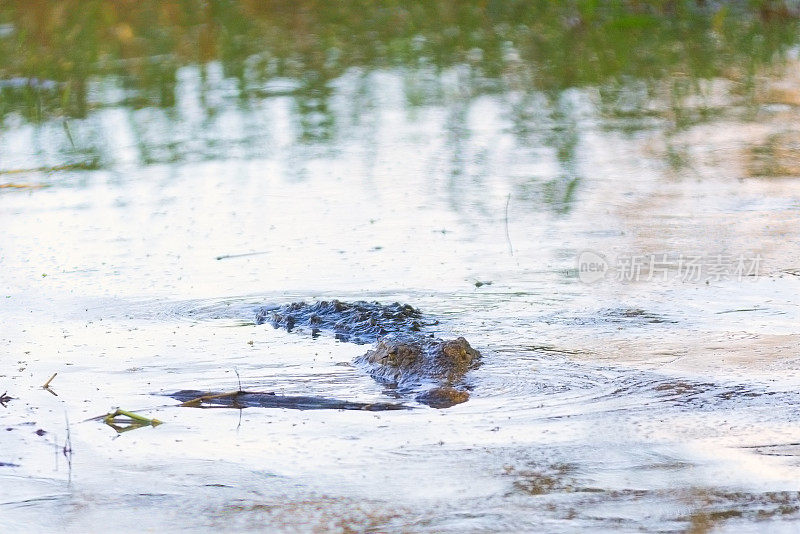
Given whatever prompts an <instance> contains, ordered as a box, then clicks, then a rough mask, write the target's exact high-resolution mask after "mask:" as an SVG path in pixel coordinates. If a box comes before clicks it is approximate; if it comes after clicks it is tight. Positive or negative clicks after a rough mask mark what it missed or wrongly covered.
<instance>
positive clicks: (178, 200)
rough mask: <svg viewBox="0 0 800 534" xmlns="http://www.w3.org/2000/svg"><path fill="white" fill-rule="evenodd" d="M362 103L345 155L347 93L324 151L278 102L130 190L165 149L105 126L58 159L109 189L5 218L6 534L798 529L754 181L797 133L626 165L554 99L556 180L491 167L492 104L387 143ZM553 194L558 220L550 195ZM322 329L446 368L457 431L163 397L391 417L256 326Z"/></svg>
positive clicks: (768, 222)
mask: <svg viewBox="0 0 800 534" xmlns="http://www.w3.org/2000/svg"><path fill="white" fill-rule="evenodd" d="M796 69H797V64H796V63H792V64H790V65H789V68H788V71H786V72H784V73H782V74H781V75H780V77H779V78H777V81H776V82H775V83H776V84H778V86H779V87H783V86H782V85H780V84H786V83H789V84H790V85H791V83H792V82H793V81H796ZM178 74H179V76H178V81H177V83H178V86H177V89H176V91H177V94H178V95H179V101H180V103H181V106H179V112H180V113H181V114H183V116H182V119H181V120H180V121H178V122H176V124H181V125H183V126H185V127H186V128H187V131H184V132H183V133H182V134H181V135H184V136H185V139H183V141H182V142H186V143H189V142H190V141H191V138H192V135H199V132H202V131H203V130H204V126H203V124H202V119H203V117H201V116H200V115H198V113H199V112H198V110H197V109H196V107H195V104H196V102H197V101H198V99H200V98H201V96H202V95H204V94H205V95H206V97H207V96H208V93H203V92H202V91H201V89H203V91H205V90H207V89H208V87H209V85H208V84H210V87H211V88H212V89H213V91H212V92H211V93H210V94H211V95H212V96H213V95H216V97H218V98H221V99H222V98H224V92H225V90H226V87H227V85H226V84H228V83H229V80H227V79H226V78H225V77H224V76H223V74H222V72H221V71H220V70H219V69H218V68H216V67H215V66H214V65H213V64H212V65H210V67H209V68H208V69H207V71H205V72H204V73H203V76H204V78H202V80H203V84H206V85H201V75H200V72H198V69H197V68H195V67H185V68H182V69H180V70H179V72H178ZM456 74H457V73H456ZM368 78H369V86H370V87H371V88H372V89H371V90H372V92H371V93H370V95H369V96H370V98H371V99H372V100H371V102H372V105H373V106H374V114H373V115H372V116H370V117H369V118H364V119H363V120H362V121H360V122H359V121H354V120H353V119H352V117H353V114H352V113H351V112H352V111H353V109H352V108H353V106H356V105H359V106H360V105H362V104H363V102H361V101H359V102H356V103H354V102H353V98H354V95H356V96H359V95H360V98H361V97H363V94H362V93H360V92H359V91H363V88H364V86H363V79H362V73H358V72H355V71H353V72H349V73H346V74H345V75H343V76H342V77H341V78H340V79H337V80H336V84H335V89H334V93H333V99H332V113H333V114H334V115H335V117H336V120H337V121H338V122H339V123H340V124H343V125H347V127H348V128H344V130H345V131H346V132H347V134H346V135H342V136H340V137H337V138H336V139H334V140H331V141H328V142H326V143H322V144H314V143H303V142H298V140H297V138H296V137H295V134H296V133H297V132H296V128H297V124H296V123H295V122H293V120H294V119H293V115H292V103H291V101H290V99H288V98H287V97H283V96H280V95H278V96H274V97H270V98H267V99H264V100H263V101H262V102H261V103H260V106H259V107H258V108H257V109H255V110H249V111H243V110H240V109H237V108H235V107H233V106H225V105H221V109H222V111H221V115H220V116H217V117H215V118H214V119H213V120H215V121H218V122H217V123H215V124H216V128H218V129H219V131H226V130H225V129H224V128H223V125H225V124H228V125H233V126H231V128H234V129H235V128H253V129H257V130H258V132H259V139H260V140H261V141H259V142H262V141H263V144H262V148H263V151H262V152H260V153H259V155H258V157H254V158H253V157H248V158H245V157H243V156H242V155H241V154H239V153H238V152H236V151H233V152H232V153H230V154H227V155H225V156H221V155H217V156H215V157H214V158H211V159H209V160H200V161H191V160H178V161H175V162H167V163H155V164H152V165H140V164H139V163H137V159H136V151H137V150H138V149H137V135H141V132H137V130H136V128H137V127H140V126H141V124H144V123H148V124H152V123H154V122H155V123H157V122H158V121H159V120H160V121H163V122H164V124H172V123H171V122H170V121H173V120H175V119H174V117H173V118H170V117H168V116H167V115H164V114H162V113H161V111H159V110H154V109H148V108H145V109H139V110H134V109H132V108H127V107H124V106H113V105H111V106H108V107H105V108H102V109H98V110H97V111H95V112H93V113H91V114H90V115H89V116H88V117H87V118H85V119H83V120H82V121H76V123H75V124H74V126H73V128H74V129H76V130H77V131H78V133H79V134H80V135H87V136H90V135H95V136H96V137H97V138H98V139H105V141H104V143H105V144H104V145H103V149H104V150H106V151H107V155H109V156H110V157H111V159H112V160H113V161H115V163H114V164H113V165H111V166H109V167H107V168H101V169H99V170H64V171H58V172H57V173H56V174H55V175H54V174H48V173H47V172H45V171H41V170H39V171H31V172H29V173H28V174H26V175H25V179H26V180H28V181H30V182H42V183H45V184H47V185H49V187H47V188H43V189H35V190H24V189H22V190H17V189H15V190H11V189H9V190H0V221H2V222H1V224H2V241H0V251H1V252H2V259H1V260H0V273H1V275H2V281H3V287H2V293H0V324H2V331H1V333H0V343H1V345H2V348H1V349H0V350H2V352H3V367H2V369H0V392H2V391H4V390H5V391H7V392H8V395H9V396H10V397H12V398H11V399H10V400H7V401H6V402H4V403H3V404H4V406H0V415H2V419H0V421H2V425H1V426H2V428H0V435H1V436H2V439H1V440H0V443H1V444H2V446H1V447H0V525H2V526H3V528H4V530H6V531H9V532H14V531H22V530H25V531H41V530H48V531H68V532H86V531H97V530H98V529H100V527H101V526H102V529H103V530H105V529H111V530H114V531H119V532H126V531H128V532H141V531H147V530H153V531H156V530H157V531H165V530H166V531H184V530H185V531H189V530H191V531H196V530H198V529H200V530H206V531H211V530H222V531H262V530H265V529H285V530H300V531H314V530H316V531H325V530H334V531H336V530H338V531H398V532H401V531H422V532H443V531H451V532H456V531H458V532H461V531H544V530H546V531H552V532H562V531H563V532H567V531H576V530H582V529H585V530H592V531H639V530H653V531H661V532H673V531H675V532H681V531H692V532H706V531H712V530H713V531H715V532H716V531H724V532H760V531H763V530H765V529H769V530H772V531H785V532H791V531H794V530H795V529H796V528H798V522H797V521H798V519H799V518H800V497H799V496H798V491H800V487H798V483H797V480H798V479H800V460H799V459H798V458H799V456H800V426H798V420H800V404H798V398H799V397H798V393H797V391H798V386H799V385H800V333H799V332H798V324H800V301H798V296H797V295H798V290H799V289H800V277H799V276H798V272H799V271H798V269H800V244H799V243H798V236H799V235H800V179H798V177H797V176H793V175H786V172H789V171H786V172H784V173H783V174H781V175H780V176H778V175H775V173H772V174H770V173H769V172H766V171H764V169H769V168H773V169H774V168H780V169H784V170H785V169H788V168H790V165H789V164H790V163H791V162H789V163H786V162H784V163H781V162H779V164H780V165H779V166H778V167H775V166H773V167H765V166H764V165H763V164H762V163H763V161H762V160H763V157H765V156H764V154H765V149H763V147H764V146H768V144H769V143H773V144H774V143H775V142H779V141H776V139H778V140H780V139H783V138H784V137H780V136H777V137H776V134H780V133H782V132H786V131H787V130H791V129H792V128H794V126H793V125H795V124H797V120H798V119H800V116H798V110H797V108H796V106H795V105H794V104H792V103H791V102H789V103H785V102H777V103H776V102H775V99H774V98H772V100H769V101H764V102H761V103H760V104H759V106H760V107H759V108H758V109H759V116H758V121H756V122H752V121H744V120H743V119H741V115H740V114H738V108H737V104H736V101H735V99H734V100H725V99H724V98H725V95H726V94H727V93H726V92H725V84H724V83H722V82H720V83H721V86H722V88H719V87H716V86H714V87H711V88H710V89H709V91H712V89H713V91H717V90H718V91H720V95H721V96H719V98H722V99H723V104H724V106H725V109H727V110H728V113H726V114H725V115H724V116H722V117H720V118H716V119H714V120H711V121H709V122H705V123H702V124H698V125H696V126H689V127H687V128H685V129H683V130H681V131H678V132H668V135H667V133H665V129H664V128H662V127H661V126H659V125H658V124H656V126H655V127H652V128H644V129H641V130H637V132H636V133H635V134H630V133H629V132H625V131H620V130H617V129H614V128H613V127H612V126H613V124H612V123H611V122H610V120H609V119H608V118H607V117H605V116H604V115H603V114H602V113H601V112H600V111H599V108H598V106H597V94H596V92H595V91H594V90H592V89H581V90H578V89H575V90H569V91H565V92H564V93H563V95H562V96H561V99H560V100H559V106H561V110H560V113H561V115H559V116H560V117H561V119H560V120H564V121H566V122H567V123H568V126H569V129H570V131H571V132H573V133H574V139H572V140H571V141H570V142H571V143H574V145H575V148H574V151H573V153H572V156H571V158H570V159H569V161H567V162H566V163H565V162H564V160H563V158H562V159H559V157H558V150H557V148H556V149H554V148H553V146H552V144H551V145H547V144H546V143H542V142H541V141H537V140H536V139H535V138H520V137H518V136H517V135H515V134H514V128H513V124H512V123H511V119H510V118H509V116H508V115H507V114H506V113H505V111H504V110H505V109H506V108H505V107H504V104H503V96H502V95H500V96H482V97H480V98H475V99H470V100H464V99H462V96H463V95H461V93H459V86H458V82H457V80H458V77H457V76H455V75H454V78H453V79H455V80H456V81H455V82H452V81H451V82H448V81H447V80H448V78H447V76H446V73H445V75H443V80H444V81H443V82H442V83H443V86H442V87H443V89H442V90H443V91H445V92H446V93H447V94H449V95H451V97H452V101H453V102H456V104H454V105H453V106H451V107H448V105H446V104H431V105H427V106H423V107H419V108H413V109H411V108H409V107H408V105H407V101H406V100H405V96H404V94H403V87H404V86H403V84H404V78H403V76H402V73H400V72H396V71H393V70H391V69H387V70H379V71H377V72H372V73H370V74H369V75H368ZM787 80H788V81H787ZM448 83H450V85H448ZM214 91H216V92H214ZM713 91H712V92H713ZM715 94H716V93H715ZM781 94H783V93H781ZM784 96H785V95H784ZM784 100H785V99H784ZM454 113H455V115H454ZM565 113H566V118H565V115H564V114H565ZM206 120H208V118H206ZM147 121H149V122H147ZM59 128H61V126H60V125H59V124H58V121H57V120H54V121H52V122H45V123H43V124H41V125H38V126H35V127H34V126H32V125H29V124H24V123H19V124H17V125H15V126H14V125H12V126H11V127H6V128H5V129H4V130H3V132H2V133H1V134H0V146H2V147H3V154H13V156H6V157H7V158H9V159H3V160H0V163H1V164H2V165H3V166H4V168H7V169H11V168H12V167H14V168H31V169H32V168H34V167H39V166H38V165H35V162H36V160H37V158H39V157H40V156H41V152H37V149H33V148H30V147H31V146H37V145H36V143H33V144H32V140H38V141H37V142H39V141H41V142H44V141H46V140H47V139H49V138H50V137H57V136H59V135H63V133H62V131H61V130H60V129H59ZM559 131H563V129H562V130H559ZM73 135H77V134H75V133H73ZM148 135H153V136H156V137H157V136H159V135H160V136H162V138H158V137H157V138H156V139H146V142H145V144H146V145H147V146H150V147H151V148H152V147H159V146H162V145H163V144H166V143H168V142H169V141H170V138H169V135H170V134H169V132H168V131H167V129H159V128H153V129H152V130H148ZM571 135H572V134H571ZM48 136H50V137H48ZM788 139H790V140H791V137H789V138H788ZM787 142H789V141H787ZM234 144H235V143H234ZM675 146H678V147H680V149H681V151H682V156H681V157H682V158H683V160H682V161H683V164H682V165H681V166H678V167H677V168H676V167H675V166H670V165H669V164H668V162H669V161H671V160H670V159H669V155H670V153H671V152H670V151H671V150H674V147H675ZM759 147H761V148H759ZM11 149H13V152H11ZM42 150H46V149H42ZM787 150H788V149H787ZM754 151H755V152H754ZM767 153H771V154H773V155H774V157H784V156H781V154H783V152H780V151H774V150H773V152H769V151H767ZM754 154H756V155H757V158H756V156H754ZM775 154H777V155H775ZM753 158H756V159H755V160H754V159H753ZM759 158H761V159H759ZM753 161H756V163H757V164H758V166H757V169H758V172H753V165H754V164H753ZM564 172H569V173H571V175H572V176H573V177H579V178H580V184H579V187H577V189H575V190H574V191H573V190H572V189H571V187H572V186H570V185H569V184H568V183H566V182H563V181H561V182H559V181H558V179H556V181H555V182H553V181H552V179H553V177H554V176H560V175H562V174H563V173H564ZM765 174H766V175H765ZM554 199H555V200H554ZM582 253H584V254H586V253H588V255H583V256H582ZM218 257H222V258H221V259H217V258H218ZM580 258H583V259H584V260H586V262H584V263H581V262H579V259H580ZM590 260H591V261H590ZM589 264H592V265H594V267H592V268H591V269H590V268H589V267H587V266H588V265H589ZM689 264H694V265H698V264H699V265H700V266H701V267H700V270H699V271H695V270H690V269H689V267H688V265H689ZM634 268H635V269H638V270H634ZM596 269H599V270H596ZM692 269H693V268H692ZM737 269H738V270H737ZM596 273H600V274H599V275H598V276H595V274H596ZM695 275H696V276H695ZM587 277H589V278H591V280H590V279H589V278H587ZM476 282H484V283H482V284H476ZM485 282H491V284H487V283H485ZM590 282H591V283H590ZM333 298H338V299H342V300H378V301H381V302H387V303H390V302H394V301H399V302H406V303H409V304H412V305H413V306H415V307H419V308H420V309H422V310H423V311H424V312H425V313H427V314H429V315H430V316H432V317H435V318H436V319H438V320H439V321H440V324H439V326H438V331H437V335H441V336H444V337H446V336H456V335H463V336H465V337H466V338H467V339H468V340H469V341H470V343H471V344H472V345H473V346H474V347H475V348H477V349H479V350H480V351H481V352H482V353H483V355H484V360H483V365H482V366H481V367H480V368H479V369H477V370H475V371H472V372H470V373H469V375H468V376H467V384H468V386H469V388H470V390H471V398H470V400H469V401H468V402H466V403H464V404H461V405H458V406H455V407H453V408H450V409H446V410H436V409H432V408H429V407H426V406H422V405H418V404H417V405H414V403H413V401H411V404H412V405H414V408H415V409H413V410H403V411H393V412H381V413H371V412H357V411H338V410H316V411H309V412H301V411H296V410H283V409H259V408H251V409H246V410H242V411H239V410H227V409H208V410H192V409H187V408H180V407H178V406H177V402H174V401H171V400H170V399H167V398H165V397H163V396H161V395H162V394H164V393H167V392H170V391H177V390H180V389H201V390H216V391H227V390H233V389H236V388H237V387H239V383H240V382H241V384H242V386H244V387H245V388H246V389H250V390H254V391H275V392H278V393H280V394H285V395H313V396H326V397H331V398H337V399H347V400H350V401H353V402H363V403H375V402H392V401H394V400H396V399H395V396H394V394H393V392H392V391H391V390H387V389H386V388H385V387H384V386H381V385H380V384H378V383H376V382H375V381H374V380H372V379H371V378H370V377H369V376H367V375H365V374H364V373H362V372H360V371H359V370H358V369H356V368H354V367H352V366H350V365H347V362H350V361H352V359H353V358H354V357H355V356H358V355H359V354H361V353H362V352H363V347H360V346H357V345H354V344H349V343H341V342H339V341H336V340H335V339H333V338H332V337H331V336H321V337H319V338H312V337H311V336H308V335H302V334H301V333H288V332H286V331H283V330H275V329H273V328H271V327H269V326H268V325H256V324H255V313H256V310H257V309H258V307H259V306H262V305H267V304H276V303H286V302H292V301H296V300H307V301H313V300H323V299H328V300H329V299H333ZM56 372H57V373H58V375H57V376H56V378H55V379H53V381H52V382H51V388H50V390H49V391H48V390H44V389H42V388H41V386H42V384H43V383H44V382H45V381H46V380H47V379H48V378H49V377H50V376H51V375H52V374H53V373H56ZM237 373H238V376H237ZM114 407H121V408H124V409H127V410H133V411H136V412H137V413H141V414H143V415H146V416H148V417H155V418H158V419H159V420H161V421H164V424H162V425H160V426H157V427H145V428H139V429H136V430H132V431H130V432H124V433H121V434H117V433H116V432H115V431H114V430H113V429H111V428H109V427H108V426H106V425H104V424H102V423H101V422H99V421H97V420H94V419H93V418H94V417H96V416H98V415H102V414H105V413H107V412H108V411H109V410H111V409H112V408H114Z"/></svg>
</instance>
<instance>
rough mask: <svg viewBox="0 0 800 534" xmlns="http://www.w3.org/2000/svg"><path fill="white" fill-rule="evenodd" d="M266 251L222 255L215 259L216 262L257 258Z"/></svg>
mask: <svg viewBox="0 0 800 534" xmlns="http://www.w3.org/2000/svg"><path fill="white" fill-rule="evenodd" d="M266 253H267V251H266V250H264V251H261V252H243V253H242V254H223V255H222V256H217V258H216V259H218V260H227V259H230V258H244V257H245V256H258V255H259V254H266Z"/></svg>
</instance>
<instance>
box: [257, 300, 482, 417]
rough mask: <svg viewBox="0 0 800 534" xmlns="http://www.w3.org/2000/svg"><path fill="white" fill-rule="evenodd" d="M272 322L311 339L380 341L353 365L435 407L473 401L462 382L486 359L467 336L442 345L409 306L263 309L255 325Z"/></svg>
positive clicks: (321, 305)
mask: <svg viewBox="0 0 800 534" xmlns="http://www.w3.org/2000/svg"><path fill="white" fill-rule="evenodd" d="M267 322H268V323H270V324H271V325H272V326H274V327H275V328H286V330H287V331H290V332H291V331H292V330H295V329H305V330H309V331H310V332H311V335H312V336H317V335H319V334H320V333H321V332H331V333H333V334H334V335H335V336H336V338H337V339H340V340H342V341H349V342H351V343H358V344H364V343H372V342H377V343H376V345H375V347H374V348H373V349H372V350H369V351H367V353H366V354H364V355H362V356H359V357H358V358H356V359H355V361H354V363H355V364H356V365H357V366H359V367H361V368H363V369H365V370H366V371H367V372H368V373H369V374H370V375H371V376H372V377H373V378H375V379H376V380H378V381H379V382H382V383H384V384H387V385H389V386H391V387H393V388H396V389H397V392H398V393H415V394H416V399H417V400H418V401H419V402H422V403H424V404H427V405H429V406H432V407H434V408H448V407H450V406H453V405H455V404H459V403H462V402H465V401H466V400H467V399H469V393H468V392H467V391H466V390H465V389H464V388H463V387H462V386H461V381H462V379H463V377H464V375H465V374H466V373H467V371H469V370H471V369H475V368H477V367H478V366H479V365H480V358H481V354H480V353H479V352H478V351H477V350H475V349H473V348H472V347H471V346H470V344H469V343H468V342H467V340H466V339H464V338H463V337H459V338H457V339H452V340H442V339H439V338H436V337H433V334H426V333H425V332H424V331H423V329H424V328H425V327H429V326H433V325H436V324H438V321H432V322H425V321H424V320H423V316H422V313H421V312H420V311H419V310H418V309H416V308H414V307H412V306H409V305H408V304H400V303H398V302H395V303H394V304H389V305H383V304H380V303H378V302H364V301H358V302H353V303H347V302H341V301H338V300H333V301H321V302H317V303H313V304H306V303H305V302H293V303H291V304H286V305H283V306H274V307H263V308H260V309H259V310H258V312H257V314H256V323H257V324H263V323H267Z"/></svg>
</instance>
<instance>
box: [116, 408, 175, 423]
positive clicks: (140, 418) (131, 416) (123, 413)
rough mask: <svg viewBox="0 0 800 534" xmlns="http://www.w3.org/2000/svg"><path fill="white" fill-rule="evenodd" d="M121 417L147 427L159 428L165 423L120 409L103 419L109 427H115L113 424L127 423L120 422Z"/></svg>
mask: <svg viewBox="0 0 800 534" xmlns="http://www.w3.org/2000/svg"><path fill="white" fill-rule="evenodd" d="M120 416H122V417H127V418H128V419H129V420H130V421H135V422H136V423H141V424H142V425H144V426H147V425H150V426H158V425H160V424H162V423H163V421H159V420H158V419H155V418H153V419H151V418H149V417H145V416H143V415H139V414H138V413H134V412H129V411H128V410H122V409H120V408H117V409H116V410H114V411H113V412H111V413H109V414H106V415H105V416H104V417H103V422H104V423H106V424H108V425H113V424H115V423H119V422H125V421H119V420H118V419H117V418H118V417H120Z"/></svg>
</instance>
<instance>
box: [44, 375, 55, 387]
mask: <svg viewBox="0 0 800 534" xmlns="http://www.w3.org/2000/svg"><path fill="white" fill-rule="evenodd" d="M57 374H58V373H53V376H51V377H50V378H48V379H47V382H45V383H44V385H43V386H42V389H50V382H52V381H53V379H54V378H55V377H56V375H57Z"/></svg>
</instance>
